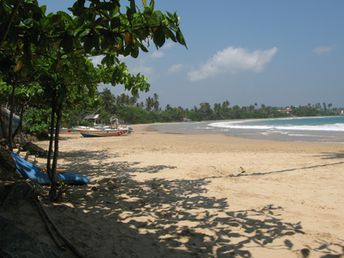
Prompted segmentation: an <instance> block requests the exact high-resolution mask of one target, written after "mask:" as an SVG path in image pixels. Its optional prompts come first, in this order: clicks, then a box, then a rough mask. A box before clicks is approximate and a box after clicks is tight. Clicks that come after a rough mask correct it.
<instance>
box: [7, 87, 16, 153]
mask: <svg viewBox="0 0 344 258" xmlns="http://www.w3.org/2000/svg"><path fill="white" fill-rule="evenodd" d="M15 93H16V83H15V82H13V83H12V92H11V95H10V100H9V102H10V118H9V121H8V135H7V144H8V147H9V149H10V150H11V151H12V150H13V142H12V135H13V134H12V127H13V112H14V96H15Z"/></svg>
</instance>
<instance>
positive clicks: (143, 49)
mask: <svg viewBox="0 0 344 258" xmlns="http://www.w3.org/2000/svg"><path fill="white" fill-rule="evenodd" d="M140 48H141V50H142V51H143V52H146V53H147V52H148V49H147V48H146V47H145V46H144V45H143V44H140Z"/></svg>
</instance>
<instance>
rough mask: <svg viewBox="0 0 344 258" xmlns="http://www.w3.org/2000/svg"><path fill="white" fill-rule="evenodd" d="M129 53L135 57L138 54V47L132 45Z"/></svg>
mask: <svg viewBox="0 0 344 258" xmlns="http://www.w3.org/2000/svg"><path fill="white" fill-rule="evenodd" d="M130 55H131V56H132V57H134V58H137V57H138V56H139V49H138V48H137V47H133V49H132V50H131V53H130Z"/></svg>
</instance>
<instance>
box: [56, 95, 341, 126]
mask: <svg viewBox="0 0 344 258" xmlns="http://www.w3.org/2000/svg"><path fill="white" fill-rule="evenodd" d="M340 111H341V109H339V108H334V107H333V106H332V104H325V103H323V104H322V105H321V104H320V103H317V104H314V105H311V104H308V105H305V106H289V107H271V106H266V105H260V106H258V104H254V105H250V106H238V105H234V106H231V105H230V103H229V101H224V102H222V103H215V104H214V105H210V104H209V103H201V104H200V105H199V106H198V107H196V106H195V107H193V108H191V109H188V108H182V107H172V106H170V105H166V107H164V108H162V107H161V106H160V103H159V97H158V95H157V94H154V95H153V97H148V98H147V99H145V100H144V101H139V98H138V96H136V97H133V96H129V95H126V94H121V95H118V96H114V95H113V94H111V91H110V90H109V89H105V90H104V91H103V92H100V93H98V98H97V100H96V101H94V102H93V103H88V105H86V104H84V105H83V106H79V107H78V108H77V109H74V110H72V111H70V112H67V113H66V117H65V118H64V122H63V124H64V126H66V127H71V126H75V125H82V121H83V118H84V117H85V116H86V115H88V114H91V113H99V114H100V117H101V120H102V121H103V123H108V122H109V119H110V117H111V116H113V115H116V116H117V117H118V118H119V119H120V120H123V121H125V122H126V123H129V124H136V123H153V122H178V121H190V120H191V121H204V120H225V119H244V118H274V117H292V116H333V115H338V114H340Z"/></svg>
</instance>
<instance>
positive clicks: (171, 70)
mask: <svg viewBox="0 0 344 258" xmlns="http://www.w3.org/2000/svg"><path fill="white" fill-rule="evenodd" d="M183 67H184V66H183V65H182V64H174V65H171V66H170V68H168V73H179V72H180V71H181V70H182V69H183Z"/></svg>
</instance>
